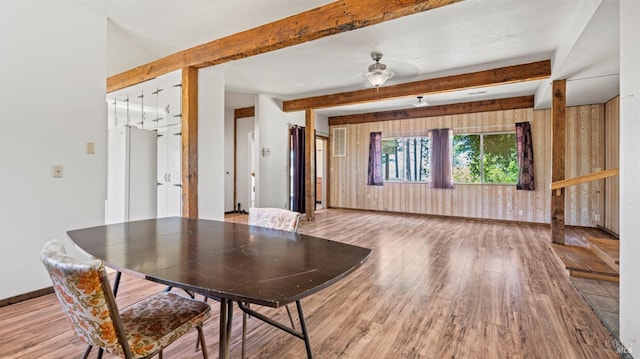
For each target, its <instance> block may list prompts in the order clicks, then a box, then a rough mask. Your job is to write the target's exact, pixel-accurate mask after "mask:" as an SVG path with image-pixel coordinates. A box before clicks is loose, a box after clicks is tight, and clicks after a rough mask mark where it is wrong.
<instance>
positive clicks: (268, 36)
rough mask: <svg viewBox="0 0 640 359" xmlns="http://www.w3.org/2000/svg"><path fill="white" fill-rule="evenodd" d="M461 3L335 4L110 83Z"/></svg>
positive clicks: (110, 87)
mask: <svg viewBox="0 0 640 359" xmlns="http://www.w3.org/2000/svg"><path fill="white" fill-rule="evenodd" d="M458 1H460V0H395V1H388V0H349V1H334V2H331V3H329V4H326V5H323V6H320V7H317V8H315V9H311V10H308V11H304V12H302V13H299V14H296V15H293V16H290V17H287V18H284V19H281V20H278V21H274V22H271V23H269V24H265V25H262V26H258V27H255V28H253V29H250V30H246V31H243V32H239V33H237V34H233V35H229V36H227V37H223V38H221V39H217V40H213V41H210V42H207V43H204V44H201V45H198V46H195V47H192V48H190V49H187V50H184V51H180V52H178V53H175V54H172V55H169V56H166V57H164V58H161V59H159V60H157V61H153V62H151V63H148V64H146V65H142V66H138V67H136V68H134V69H131V70H129V71H126V72H123V73H121V74H118V75H115V76H111V77H109V78H108V79H107V92H111V91H115V90H119V89H121V88H125V87H127V86H131V85H134V84H137V83H140V82H142V81H146V80H150V79H152V78H155V77H157V76H159V75H162V74H165V73H168V72H171V71H174V70H178V69H181V68H185V67H197V68H202V67H208V66H213V65H217V64H221V63H225V62H228V61H232V60H237V59H242V58H245V57H249V56H253V55H258V54H262V53H265V52H269V51H274V50H278V49H282V48H285V47H288V46H293V45H297V44H301V43H304V42H307V41H311V40H317V39H320V38H323V37H326V36H330V35H335V34H339V33H342V32H347V31H351V30H355V29H360V28H363V27H367V26H370V25H375V24H378V23H381V22H384V21H389V20H393V19H397V18H400V17H403V16H406V15H412V14H416V13H420V12H423V11H427V10H431V9H435V8H438V7H441V6H445V5H449V4H452V3H455V2H458Z"/></svg>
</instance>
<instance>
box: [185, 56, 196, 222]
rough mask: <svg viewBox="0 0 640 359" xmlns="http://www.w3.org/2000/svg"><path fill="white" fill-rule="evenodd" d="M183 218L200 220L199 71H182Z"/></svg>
mask: <svg viewBox="0 0 640 359" xmlns="http://www.w3.org/2000/svg"><path fill="white" fill-rule="evenodd" d="M182 216H183V217H189V218H198V69H196V68H194V67H187V68H184V69H182Z"/></svg>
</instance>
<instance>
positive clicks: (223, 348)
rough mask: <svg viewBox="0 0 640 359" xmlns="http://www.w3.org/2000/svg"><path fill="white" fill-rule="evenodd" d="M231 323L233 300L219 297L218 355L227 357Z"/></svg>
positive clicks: (221, 358) (222, 357) (221, 357)
mask: <svg viewBox="0 0 640 359" xmlns="http://www.w3.org/2000/svg"><path fill="white" fill-rule="evenodd" d="M232 324H233V302H232V301H231V300H229V299H225V298H221V299H220V342H219V343H218V357H219V358H220V359H228V358H229V347H230V346H231V326H232Z"/></svg>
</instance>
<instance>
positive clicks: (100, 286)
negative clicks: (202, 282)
mask: <svg viewBox="0 0 640 359" xmlns="http://www.w3.org/2000/svg"><path fill="white" fill-rule="evenodd" d="M40 258H41V260H42V263H43V264H44V266H45V267H46V268H47V271H48V272H49V275H50V276H51V281H52V282H53V288H54V290H55V293H56V295H57V296H58V300H59V301H60V305H61V306H62V309H63V311H64V313H65V315H66V316H67V319H68V320H69V323H70V324H71V328H72V329H73V330H74V332H75V333H76V335H77V336H78V337H80V339H82V341H84V342H85V343H87V344H89V345H90V346H89V347H88V348H87V350H86V351H85V352H84V355H83V358H86V357H87V356H88V355H89V352H90V351H91V348H92V346H97V347H100V348H103V349H104V350H106V351H107V352H109V353H112V354H115V355H118V356H121V357H124V358H127V359H129V358H149V357H151V356H153V355H155V354H159V357H160V358H162V349H164V348H165V347H166V346H168V345H169V344H171V343H173V342H174V341H175V340H176V339H178V338H179V337H181V336H182V335H183V334H185V333H186V332H188V331H190V330H191V329H193V328H196V329H197V330H198V337H199V340H200V341H201V342H202V343H203V345H202V348H203V350H202V355H203V357H204V358H205V359H207V352H206V346H205V345H204V335H203V331H202V324H203V323H204V321H205V320H206V319H207V318H209V316H210V315H211V308H210V307H209V305H208V304H207V303H204V302H201V301H196V300H192V299H189V298H186V297H183V296H180V295H178V294H175V293H168V292H161V293H158V294H156V295H153V296H150V297H148V298H146V299H143V300H141V301H139V302H137V303H135V304H133V305H130V306H128V307H126V308H123V309H122V310H120V311H119V310H118V307H117V305H116V301H115V298H114V296H113V292H112V291H111V287H110V283H109V279H108V277H107V272H106V270H105V267H104V263H103V262H102V261H101V260H98V259H84V260H79V259H76V258H73V257H71V256H69V255H67V254H66V251H65V249H64V246H63V245H62V243H60V242H59V241H57V240H53V241H49V242H47V243H46V244H45V246H44V248H43V249H42V252H41V254H40Z"/></svg>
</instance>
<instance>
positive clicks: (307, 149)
mask: <svg viewBox="0 0 640 359" xmlns="http://www.w3.org/2000/svg"><path fill="white" fill-rule="evenodd" d="M315 125H316V124H315V117H314V113H313V110H312V109H306V110H305V125H304V126H305V127H304V132H305V133H304V137H305V144H304V161H305V162H304V163H305V166H304V188H305V190H304V192H305V201H304V202H305V212H306V215H307V221H313V220H314V219H315V216H316V215H315V207H316V206H315V204H316V191H315V189H316V179H315V178H314V177H315V173H316V171H315V166H316V164H315V161H314V158H315V153H316V136H315V131H314V129H315Z"/></svg>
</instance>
